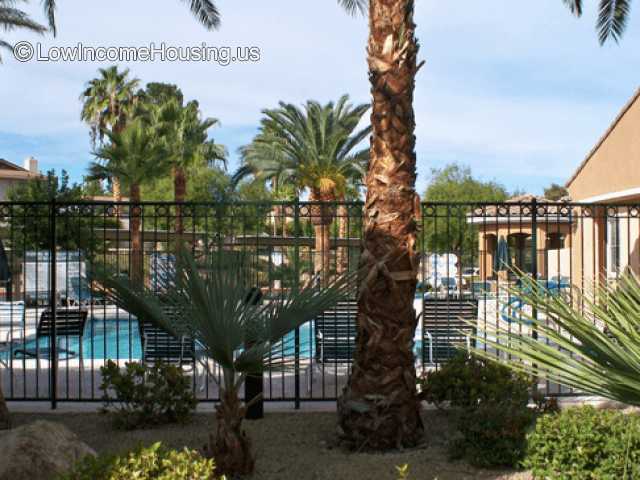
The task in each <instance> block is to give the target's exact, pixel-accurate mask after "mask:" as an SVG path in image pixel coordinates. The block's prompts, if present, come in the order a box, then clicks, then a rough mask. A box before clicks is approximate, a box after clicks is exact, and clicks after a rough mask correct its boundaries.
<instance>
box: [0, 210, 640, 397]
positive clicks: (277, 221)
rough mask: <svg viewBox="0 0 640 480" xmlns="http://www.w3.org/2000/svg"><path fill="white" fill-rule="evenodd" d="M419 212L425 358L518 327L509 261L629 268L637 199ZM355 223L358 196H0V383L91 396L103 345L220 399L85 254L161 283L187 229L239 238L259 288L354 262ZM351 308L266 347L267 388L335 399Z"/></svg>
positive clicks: (561, 282) (636, 253) (197, 238)
mask: <svg viewBox="0 0 640 480" xmlns="http://www.w3.org/2000/svg"><path fill="white" fill-rule="evenodd" d="M417 220H418V223H419V225H420V230H419V236H418V243H417V248H418V252H419V255H420V260H421V261H420V269H419V272H418V280H419V284H418V289H417V293H416V298H415V301H414V307H415V309H416V314H418V315H420V314H421V315H420V324H419V327H418V330H417V332H416V336H415V346H414V348H415V354H416V364H417V367H418V369H419V371H421V372H422V371H425V370H428V369H432V368H437V367H438V366H439V365H440V364H442V363H443V362H446V361H447V360H448V359H449V358H450V357H451V355H452V354H453V353H454V352H455V350H456V349H457V348H459V347H460V346H461V345H462V346H464V345H465V344H466V343H471V339H470V336H469V335H470V333H471V331H472V330H474V327H473V325H477V329H479V330H486V327H487V326H492V327H494V328H497V329H513V328H522V326H521V325H519V324H518V326H516V324H515V323H513V322H512V321H511V320H510V319H511V318H513V316H514V315H517V313H518V311H526V310H527V309H530V308H531V306H530V305H526V304H525V303H524V302H523V301H522V300H521V299H519V298H518V297H517V295H513V294H512V293H511V290H510V287H511V286H513V285H514V284H515V282H517V278H515V277H514V275H513V273H512V271H511V269H512V268H516V269H519V270H521V271H522V272H524V273H526V274H529V275H531V276H533V277H534V278H537V279H538V281H539V282H540V283H541V284H543V285H545V286H546V287H548V288H550V289H552V290H553V289H556V290H557V291H558V292H565V293H566V294H567V296H568V297H567V298H568V301H571V298H570V297H571V295H572V292H573V291H574V290H573V289H574V288H577V289H580V290H581V291H587V290H588V289H589V287H590V286H592V285H594V284H597V283H599V282H608V281H615V280H616V279H617V278H618V277H619V276H620V275H621V274H622V273H623V272H624V271H625V270H626V269H632V270H634V271H638V269H639V267H640V206H638V205H635V206H634V205H599V204H598V205H595V204H589V205H586V204H571V203H552V202H541V201H538V200H536V199H532V200H531V201H527V202H505V203H491V204H484V203H482V204H481V203H473V204H471V203H468V204H453V203H424V204H423V205H422V214H421V218H420V219H417ZM362 233H363V206H362V204H361V203H358V202H353V203H336V204H324V205H323V204H317V203H309V202H273V203H228V204H226V203H216V204H195V203H188V204H174V203H142V204H138V205H130V204H128V203H120V204H116V203H104V202H83V203H73V204H70V203H56V202H51V203H0V241H1V244H0V299H1V300H2V302H1V303H0V375H1V378H2V388H3V391H4V394H5V396H6V397H7V398H8V399H10V400H24V401H31V400H40V401H42V400H48V401H51V402H52V403H53V404H54V405H55V402H57V401H94V400H95V401H97V400H100V398H101V392H100V389H99V386H100V383H101V375H100V367H101V366H102V365H104V363H105V362H106V361H107V360H108V359H111V360H114V361H116V362H119V363H120V364H121V365H124V363H126V362H131V361H152V360H153V359H157V358H164V359H165V360H168V361H172V362H175V363H179V364H181V365H182V367H183V369H184V370H185V371H186V372H188V374H189V375H191V377H192V381H193V388H194V391H195V392H196V394H197V396H198V398H199V399H201V400H203V401H215V400H217V398H218V388H217V384H216V378H217V376H218V375H219V372H218V371H217V367H216V365H215V363H214V362H212V361H211V360H210V359H208V358H206V355H204V354H203V352H202V350H200V349H199V348H198V346H197V345H195V346H194V345H185V344H184V343H182V342H181V340H180V339H175V338H171V336H170V335H168V334H167V333H166V332H162V331H158V330H157V329H155V330H154V328H153V326H149V325H145V324H144V322H138V319H136V318H135V317H133V316H132V315H130V314H129V313H128V312H127V311H125V310H122V309H119V308H117V307H116V306H114V305H111V304H109V302H107V301H106V300H105V299H104V298H103V297H102V296H101V295H100V293H99V289H97V288H95V287H96V285H94V284H92V282H91V279H90V276H89V275H88V271H89V269H90V266H91V265H92V264H93V263H96V262H97V263H105V264H108V265H110V266H111V267H112V268H113V269H114V270H115V271H117V272H119V273H120V274H122V275H128V276H131V275H139V277H140V278H141V280H142V281H144V283H145V284H146V285H147V286H148V287H150V288H156V289H160V288H161V287H160V286H161V283H162V282H161V281H160V279H159V275H162V272H163V271H164V267H166V265H168V264H170V263H171V262H172V261H173V259H174V258H175V251H176V248H177V247H176V245H177V244H178V243H181V242H184V243H185V244H187V245H188V246H189V247H190V248H191V249H192V251H193V252H194V254H195V255H196V256H198V255H207V254H209V253H211V252H217V251H220V250H225V251H237V252H242V253H243V255H245V256H246V257H247V258H250V259H251V262H250V264H251V267H250V271H251V275H252V278H253V280H254V284H255V287H257V288H259V289H261V291H262V292H263V294H264V295H265V296H269V295H277V294H278V293H279V292H281V291H283V290H289V289H295V288H298V287H299V286H300V285H301V284H307V283H310V282H316V281H319V280H321V279H322V277H331V276H333V275H336V274H339V273H341V272H344V271H349V270H353V269H355V268H356V267H357V264H358V260H359V254H360V245H361V238H362ZM161 293H162V292H160V291H158V294H161ZM356 310H357V308H356V305H355V303H354V302H345V303H342V304H340V305H338V306H337V307H336V308H335V309H333V310H332V311H331V312H327V313H326V314H325V315H324V316H323V317H322V318H319V319H317V320H316V321H314V322H310V323H309V324H307V325H305V326H303V327H302V328H300V329H299V330H298V331H297V332H295V334H292V335H291V336H290V337H289V338H287V339H286V341H285V342H283V343H282V344H281V345H279V346H278V347H277V348H275V349H274V351H273V353H272V356H273V358H272V360H273V363H274V364H275V363H278V364H280V363H281V360H282V359H283V358H284V359H288V360H291V362H290V363H291V365H292V368H290V369H286V370H282V369H275V368H273V369H272V368H269V364H270V362H269V361H268V362H267V370H266V372H265V375H264V389H265V392H264V396H265V399H266V400H273V401H292V402H296V404H298V403H299V402H301V401H317V400H332V399H335V398H336V397H337V396H338V395H339V393H340V391H341V389H342V387H343V386H344V384H345V383H346V380H347V376H348V374H349V365H350V359H351V355H352V352H353V346H354V341H355V317H356ZM79 312H80V313H79ZM462 319H465V320H466V321H467V323H465V322H464V321H462ZM468 322H471V324H469V323H468ZM531 334H533V332H531ZM479 346H480V347H481V348H486V347H483V346H482V345H479ZM545 388H546V391H547V393H549V394H552V395H562V394H568V393H571V392H570V391H569V390H567V389H564V388H561V387H559V386H557V385H546V386H545Z"/></svg>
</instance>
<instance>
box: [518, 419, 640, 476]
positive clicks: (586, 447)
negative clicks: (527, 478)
mask: <svg viewBox="0 0 640 480" xmlns="http://www.w3.org/2000/svg"><path fill="white" fill-rule="evenodd" d="M523 466H524V467H525V468H527V469H530V470H532V472H533V475H534V478H540V479H547V478H553V479H555V480H583V479H584V480H596V479H597V480H631V479H636V478H640V417H638V416H636V415H625V414H624V413H622V412H616V411H608V410H596V409H595V408H593V407H579V408H571V409H568V410H565V411H563V412H562V413H558V414H555V415H546V416H544V417H542V418H540V419H539V420H538V422H537V424H536V428H535V430H534V431H533V432H532V433H531V434H530V435H529V437H528V446H527V455H526V459H525V461H524V462H523Z"/></svg>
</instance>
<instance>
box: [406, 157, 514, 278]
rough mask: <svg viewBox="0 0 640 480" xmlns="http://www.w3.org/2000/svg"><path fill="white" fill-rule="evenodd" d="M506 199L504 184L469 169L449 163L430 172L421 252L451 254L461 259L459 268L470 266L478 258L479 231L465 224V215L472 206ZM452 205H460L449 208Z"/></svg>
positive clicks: (507, 194)
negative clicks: (476, 174)
mask: <svg viewBox="0 0 640 480" xmlns="http://www.w3.org/2000/svg"><path fill="white" fill-rule="evenodd" d="M508 197H509V193H508V191H507V189H506V188H505V187H504V186H503V185H501V184H500V183H498V182H495V181H493V180H488V181H485V180H479V179H478V178H475V177H474V176H473V173H472V171H471V168H469V167H466V166H463V165H459V164H456V163H452V164H449V165H446V166H445V167H443V168H440V169H437V168H434V169H432V170H431V180H430V182H429V185H428V187H427V189H426V192H425V195H424V200H425V201H426V203H427V208H426V210H425V211H424V212H423V230H422V235H420V237H419V238H420V240H421V242H420V249H421V250H422V251H423V252H424V253H428V254H430V253H437V254H444V253H454V254H456V255H457V256H458V258H459V259H461V261H462V264H463V265H462V266H465V267H466V266H470V265H471V264H473V263H475V261H476V260H477V258H474V256H475V257H477V255H475V252H476V251H477V247H478V229H477V227H476V226H474V225H471V224H470V223H469V222H468V218H467V215H468V214H469V213H470V212H471V211H472V210H473V206H474V204H475V203H481V202H503V201H505V200H506V199H507V198H508ZM431 202H436V204H431ZM437 202H447V204H446V205H444V204H442V205H438V204H437ZM451 202H462V203H461V204H460V205H452V204H451Z"/></svg>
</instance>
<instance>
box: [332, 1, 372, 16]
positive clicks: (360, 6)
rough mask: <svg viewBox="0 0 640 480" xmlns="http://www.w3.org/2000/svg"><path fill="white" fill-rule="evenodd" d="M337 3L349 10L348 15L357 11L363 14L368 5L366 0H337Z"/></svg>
mask: <svg viewBox="0 0 640 480" xmlns="http://www.w3.org/2000/svg"><path fill="white" fill-rule="evenodd" d="M338 3H339V4H340V6H342V7H343V8H344V9H345V10H346V11H347V12H349V14H350V15H356V14H358V13H360V14H362V15H365V14H366V13H367V7H368V5H369V1H368V0H338Z"/></svg>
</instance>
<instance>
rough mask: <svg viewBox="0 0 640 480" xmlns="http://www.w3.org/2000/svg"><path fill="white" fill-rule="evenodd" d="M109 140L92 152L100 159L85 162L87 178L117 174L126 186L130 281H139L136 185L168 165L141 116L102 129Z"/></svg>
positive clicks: (161, 145) (161, 172)
mask: <svg viewBox="0 0 640 480" xmlns="http://www.w3.org/2000/svg"><path fill="white" fill-rule="evenodd" d="M106 136H107V137H108V139H109V142H108V143H107V144H105V145H103V146H102V147H100V148H99V149H98V150H97V151H96V152H95V153H94V154H95V156H96V157H97V158H98V159H100V160H101V162H93V163H92V164H91V165H90V166H89V178H90V179H97V180H104V179H106V178H119V179H121V180H122V181H123V182H124V183H126V185H128V186H129V198H130V201H131V205H130V206H129V222H130V225H129V230H130V235H131V267H130V268H131V271H130V272H129V275H130V278H131V281H132V283H134V284H137V285H139V284H142V281H143V273H144V272H143V243H142V232H141V215H142V214H141V211H140V210H141V207H140V205H139V204H140V185H141V184H142V183H144V182H148V181H151V180H153V179H155V178H158V177H159V176H162V175H164V174H166V172H167V169H168V162H167V155H166V151H165V149H164V143H163V142H162V141H159V140H158V138H157V136H156V134H155V132H154V131H153V130H152V129H150V128H148V127H147V126H146V125H145V124H144V122H143V121H142V120H141V119H136V120H134V121H132V122H131V123H130V124H129V125H127V126H126V127H125V128H124V129H123V130H122V131H119V132H106Z"/></svg>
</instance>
